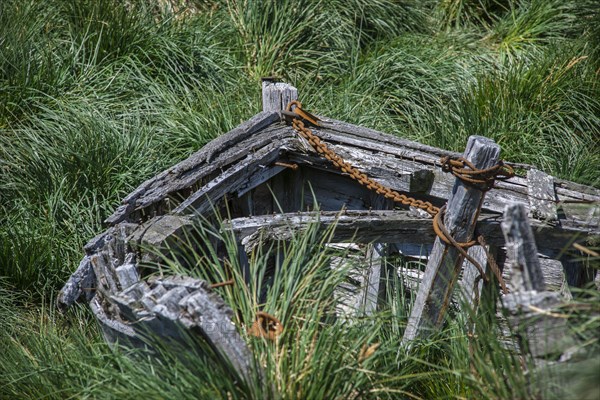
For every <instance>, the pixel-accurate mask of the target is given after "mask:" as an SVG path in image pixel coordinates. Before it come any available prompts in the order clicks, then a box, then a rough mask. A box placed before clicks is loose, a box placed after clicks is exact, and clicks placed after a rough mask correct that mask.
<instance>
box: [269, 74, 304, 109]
mask: <svg viewBox="0 0 600 400" xmlns="http://www.w3.org/2000/svg"><path fill="white" fill-rule="evenodd" d="M293 100H298V89H296V88H295V87H293V86H292V85H290V84H287V83H282V82H276V81H275V79H274V78H263V80H262V103H263V111H282V110H285V108H286V107H287V105H288V104H289V102H290V101H293Z"/></svg>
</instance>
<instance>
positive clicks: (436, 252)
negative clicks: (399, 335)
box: [403, 136, 500, 343]
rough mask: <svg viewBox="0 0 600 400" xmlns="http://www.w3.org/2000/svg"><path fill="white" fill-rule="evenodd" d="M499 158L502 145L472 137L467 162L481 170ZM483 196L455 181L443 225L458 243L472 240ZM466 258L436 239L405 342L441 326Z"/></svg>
mask: <svg viewBox="0 0 600 400" xmlns="http://www.w3.org/2000/svg"><path fill="white" fill-rule="evenodd" d="M499 156H500V146H498V145H497V144H496V143H495V142H494V141H492V140H490V139H487V138H484V137H481V136H471V137H470V138H469V141H468V142H467V148H466V150H465V154H464V157H465V158H466V159H467V160H469V161H470V162H472V163H473V164H474V165H475V167H476V168H480V169H485V168H490V167H491V166H493V165H496V163H497V162H498V158H499ZM483 196H484V193H483V192H482V191H481V190H479V189H477V188H475V187H473V186H467V185H466V184H465V183H463V182H462V181H461V180H460V179H456V183H455V185H454V189H453V192H452V195H451V197H450V199H449V200H448V205H447V211H446V215H445V218H444V224H445V225H446V228H447V230H448V232H449V233H450V234H451V235H452V237H453V238H454V239H455V240H456V241H457V242H467V241H469V240H471V237H472V236H473V231H474V229H475V224H476V222H477V215H478V214H479V210H480V208H481V203H482V201H483ZM463 259H464V257H463V256H462V255H461V254H460V253H459V251H458V250H457V249H456V248H454V247H450V246H447V245H446V244H445V243H444V242H442V241H441V240H440V239H439V238H436V240H435V243H434V245H433V250H432V252H431V256H430V258H429V261H428V263H427V268H426V269H425V276H424V278H423V281H422V282H421V285H420V286H419V292H418V293H417V298H416V300H415V303H414V305H413V308H412V310H411V314H410V318H409V321H408V325H407V327H406V331H405V332H404V338H403V342H404V343H408V342H410V341H412V340H414V339H416V338H418V337H424V336H426V335H428V334H429V333H430V330H431V329H435V328H436V327H439V326H440V325H441V324H442V322H443V318H444V315H445V313H446V310H447V308H448V305H449V302H450V298H451V296H452V290H453V289H454V284H455V283H456V280H457V279H458V276H459V273H460V270H461V267H462V263H463Z"/></svg>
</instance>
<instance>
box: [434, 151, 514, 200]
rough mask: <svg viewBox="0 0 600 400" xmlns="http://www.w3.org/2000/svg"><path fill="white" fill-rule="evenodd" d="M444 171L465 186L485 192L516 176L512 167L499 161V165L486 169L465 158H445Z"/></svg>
mask: <svg viewBox="0 0 600 400" xmlns="http://www.w3.org/2000/svg"><path fill="white" fill-rule="evenodd" d="M440 163H441V164H442V171H443V172H449V173H451V174H452V175H454V176H455V177H457V178H458V179H460V180H461V181H463V182H464V183H465V184H468V185H471V186H475V187H477V188H478V189H479V190H481V191H483V192H487V191H488V190H490V189H491V188H492V187H494V182H495V181H496V180H507V179H510V178H512V177H513V176H515V172H514V170H513V168H512V167H511V166H510V165H506V164H504V163H503V162H502V161H498V164H496V165H494V166H492V167H489V168H484V169H479V168H477V167H476V166H475V165H474V164H473V163H472V162H470V161H469V160H467V159H466V158H464V157H456V158H452V157H450V156H445V157H442V158H441V159H440Z"/></svg>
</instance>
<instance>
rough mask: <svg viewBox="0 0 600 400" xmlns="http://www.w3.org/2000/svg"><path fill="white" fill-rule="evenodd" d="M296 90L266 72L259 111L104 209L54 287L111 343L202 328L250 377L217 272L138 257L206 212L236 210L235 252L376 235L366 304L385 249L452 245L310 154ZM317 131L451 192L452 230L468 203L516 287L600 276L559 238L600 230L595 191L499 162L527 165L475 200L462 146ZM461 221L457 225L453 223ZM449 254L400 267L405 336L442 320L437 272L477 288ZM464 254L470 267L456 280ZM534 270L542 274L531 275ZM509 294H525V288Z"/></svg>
mask: <svg viewBox="0 0 600 400" xmlns="http://www.w3.org/2000/svg"><path fill="white" fill-rule="evenodd" d="M296 99H297V91H296V89H295V88H293V87H292V86H290V85H287V84H284V83H275V82H272V81H268V80H267V81H264V82H263V110H264V111H263V112H261V113H259V114H257V115H256V116H254V117H252V118H251V119H250V120H248V121H247V122H245V123H243V124H242V125H240V126H238V127H237V128H235V129H233V130H232V131H230V132H228V133H226V134H224V135H223V136H221V137H218V138H217V139H215V140H214V141H212V142H211V143H209V144H207V145H206V146H205V147H204V148H202V149H201V150H200V151H198V152H197V153H195V154H193V155H192V156H190V157H189V158H188V159H186V160H184V161H182V162H180V163H178V164H177V165H174V166H173V167H171V168H169V169H167V170H166V171H164V172H162V173H161V174H159V175H157V176H156V177H154V178H151V179H149V180H147V181H146V182H144V183H142V184H141V185H140V186H139V187H138V188H137V189H136V190H135V191H133V192H132V193H131V194H130V195H128V196H127V197H126V198H125V199H124V200H123V203H122V205H121V206H120V207H119V208H118V209H117V210H116V211H115V212H114V214H113V215H111V216H110V217H109V218H108V219H107V220H106V223H107V225H108V227H107V229H106V231H104V232H103V233H101V234H100V235H98V236H97V237H95V238H93V239H92V240H91V241H90V242H89V243H88V244H87V245H86V246H85V253H86V255H85V257H84V258H83V260H82V261H81V263H80V265H79V267H78V268H77V270H76V271H75V272H74V273H73V275H72V276H71V278H70V279H69V280H68V282H67V283H66V284H65V286H64V288H63V289H62V291H61V294H60V296H59V304H60V305H61V307H68V306H70V305H71V304H73V303H74V302H75V301H77V300H84V301H87V302H89V304H90V307H91V308H92V310H93V312H94V314H95V315H96V317H97V319H98V321H99V323H100V326H101V327H102V331H103V333H104V335H105V338H106V340H107V341H109V342H111V343H113V342H115V341H119V343H121V344H125V345H129V346H141V345H142V344H143V343H144V341H143V338H144V335H146V334H147V333H148V332H150V333H152V334H154V335H156V336H158V337H164V338H170V339H175V340H178V339H181V335H182V332H188V333H192V334H197V335H199V336H201V337H203V338H204V339H205V340H206V341H207V342H208V343H209V345H210V346H211V347H213V349H215V350H216V352H217V354H220V355H221V356H222V357H223V358H224V359H225V360H227V361H228V362H230V363H231V365H232V366H233V367H234V369H235V370H236V371H237V372H238V373H239V374H240V375H241V376H243V377H247V376H248V375H249V374H250V368H251V354H250V351H249V349H248V347H247V346H246V344H245V342H244V340H243V338H242V336H241V335H240V334H239V333H238V331H237V329H236V327H235V326H234V325H233V323H232V318H231V315H232V311H231V308H230V307H229V306H228V305H227V304H225V303H224V301H223V300H222V299H221V298H220V297H219V296H218V294H216V293H215V292H214V291H213V290H212V289H211V287H210V283H209V282H204V281H202V280H199V279H193V278H190V277H182V276H168V275H167V276H162V277H151V278H149V277H148V276H147V275H146V273H145V271H144V269H143V268H141V267H140V266H141V265H142V264H143V263H144V262H148V261H149V260H151V259H152V257H155V255H153V254H152V253H151V252H150V251H148V250H147V249H149V248H154V249H156V248H158V249H160V248H161V247H165V248H166V247H168V248H170V249H173V248H174V247H177V243H178V240H180V239H181V238H182V237H184V236H185V235H187V234H189V232H190V231H191V230H192V229H193V227H194V225H195V224H197V223H198V221H199V220H200V219H206V220H211V218H212V217H213V216H214V214H215V210H216V211H221V215H228V216H229V219H228V221H226V227H227V228H228V229H229V230H230V231H231V232H233V234H235V238H236V240H237V241H238V243H239V246H240V249H242V250H241V253H244V251H250V249H251V248H252V246H254V245H255V244H256V243H258V241H259V240H266V239H268V238H272V239H274V240H285V238H286V237H289V235H290V233H291V232H292V231H294V230H297V229H303V228H304V227H306V226H308V225H309V224H315V223H318V224H319V226H320V227H321V228H322V229H328V228H329V227H330V226H331V225H333V224H335V231H334V232H335V233H334V235H333V238H332V240H333V241H335V242H346V243H348V242H351V243H365V244H369V246H370V249H371V251H369V252H367V253H368V254H367V256H366V257H368V260H367V262H365V265H366V266H368V267H366V269H365V271H366V272H365V274H364V277H365V278H364V281H363V283H364V285H363V287H362V288H361V290H359V291H358V293H357V294H356V304H361V305H362V312H367V313H368V312H371V311H373V310H374V309H375V308H376V306H377V298H378V296H377V293H378V291H379V290H380V283H381V282H383V280H382V279H380V277H382V276H383V274H384V270H385V268H387V267H386V262H385V259H386V257H388V256H390V255H392V254H403V255H405V256H407V257H420V258H425V259H427V258H429V259H430V263H432V260H431V259H432V258H435V257H436V255H435V254H437V252H438V250H436V246H438V247H439V246H442V247H444V248H445V247H447V246H448V245H447V244H446V243H444V242H443V241H442V242H440V239H439V238H436V234H435V232H434V230H433V229H432V219H431V215H429V214H428V213H427V212H424V211H423V209H422V207H421V208H419V207H413V206H403V205H401V204H400V205H399V204H398V203H397V202H394V201H393V200H391V199H390V198H389V197H390V196H388V198H386V196H384V195H382V194H378V193H377V192H376V191H373V190H371V189H369V188H367V187H365V186H363V185H360V184H359V183H358V182H357V181H356V180H355V179H352V177H351V176H349V175H351V174H349V173H347V172H342V171H340V169H338V168H336V167H335V166H334V165H333V164H332V162H331V161H330V160H328V159H326V158H324V157H323V156H322V154H319V153H318V152H316V151H315V150H314V149H313V147H312V146H311V145H310V144H309V143H308V142H307V140H305V139H304V138H303V137H302V136H301V135H299V132H298V130H297V129H294V127H292V126H290V124H289V123H288V122H286V118H287V119H289V118H290V116H291V118H296V119H302V118H300V117H299V116H298V115H297V114H295V113H294V112H291V113H290V112H286V111H285V110H284V109H285V107H286V105H287V104H288V103H290V102H291V101H293V100H296ZM290 111H293V110H290ZM306 124H307V125H309V123H308V122H306ZM310 129H311V130H312V132H313V133H314V134H315V135H317V136H318V137H319V138H320V139H321V140H322V141H323V142H325V143H327V146H328V148H329V149H330V150H332V151H333V152H334V153H335V154H337V155H339V156H340V157H341V158H343V159H344V160H346V161H347V162H348V163H349V164H351V165H353V166H354V167H356V168H357V169H358V170H360V171H362V172H364V173H366V174H367V175H368V176H369V177H370V178H372V180H373V181H375V182H377V183H379V184H381V185H383V186H385V187H387V188H390V189H393V191H395V192H396V193H406V194H409V195H410V196H411V197H412V198H414V199H417V200H420V201H421V202H423V203H425V202H427V204H431V205H432V206H433V207H435V208H439V207H442V206H443V205H444V204H446V203H447V202H448V200H449V199H450V204H448V207H447V211H446V226H447V227H448V228H449V229H450V226H449V225H451V224H452V223H450V224H449V223H448V220H449V219H452V218H454V219H460V218H459V216H458V214H460V213H461V212H463V213H470V214H472V215H473V216H474V217H473V218H472V221H471V222H472V225H473V226H471V227H470V228H464V229H463V230H464V232H463V233H465V234H468V235H472V233H473V229H474V228H476V230H477V232H478V233H480V234H483V236H484V237H485V238H486V241H487V244H486V246H487V249H488V250H492V251H491V253H494V254H495V259H496V260H497V261H498V263H499V264H500V265H504V266H505V268H504V270H503V275H502V276H503V278H504V280H506V282H507V285H508V289H509V290H511V291H512V292H513V294H514V293H521V294H522V293H523V290H526V291H529V292H527V293H530V292H531V291H532V290H534V291H535V290H537V292H538V293H546V292H552V293H555V294H551V295H550V297H552V296H554V297H553V298H555V297H556V296H563V297H564V296H565V295H567V296H568V287H580V286H582V285H584V284H586V283H587V282H590V281H591V280H593V279H594V277H593V276H592V275H591V273H590V271H588V270H587V269H586V268H585V266H584V265H583V264H582V263H581V262H580V260H577V259H569V258H568V257H567V256H565V254H568V253H565V252H564V250H565V249H567V248H569V246H571V245H572V244H573V243H583V242H585V241H586V240H588V239H589V238H590V237H591V236H594V235H599V234H600V190H598V189H595V188H591V187H586V186H582V185H579V184H575V183H572V182H567V181H564V180H560V179H555V178H553V177H552V176H550V175H548V174H546V173H544V172H542V171H539V170H536V169H535V168H533V167H531V166H528V165H522V164H511V163H510V162H505V164H506V165H508V166H512V167H514V168H515V169H516V170H517V171H522V174H521V175H515V176H514V177H512V178H510V179H508V180H502V181H496V182H495V185H494V187H493V189H492V190H490V191H488V192H487V193H485V196H484V194H483V193H482V192H478V193H476V196H475V197H477V196H478V197H477V199H479V200H477V201H475V200H473V199H475V197H473V198H470V197H469V196H471V195H472V194H473V193H474V192H473V190H472V188H470V187H469V186H468V185H467V186H465V185H464V183H461V182H460V180H459V179H457V178H456V177H455V176H454V175H452V174H448V173H445V172H443V171H442V169H441V168H440V167H441V164H440V158H441V157H446V156H448V157H452V158H456V157H460V156H461V155H460V154H456V153H453V152H449V151H445V150H442V149H437V148H433V147H430V146H425V145H422V144H419V143H416V142H412V141H408V140H403V139H400V138H397V137H395V136H391V135H388V134H384V133H381V132H377V131H374V130H371V129H366V128H362V127H359V126H355V125H351V124H348V123H344V122H341V121H336V120H331V119H327V118H323V117H319V123H318V126H311V128H310ZM490 142H491V141H489V140H488V139H485V138H477V137H473V138H471V139H470V142H469V143H470V144H469V145H468V148H467V151H466V152H465V157H467V158H469V157H471V158H472V159H471V161H473V162H476V161H477V157H478V156H477V154H476V153H477V151H483V150H481V149H482V148H488V147H489V146H496V145H495V144H494V143H493V142H491V143H490ZM486 146H487V147H486ZM478 149H479V150H478ZM486 151H487V150H486ZM494 151H496V150H494ZM469 152H471V153H469ZM484 152H485V151H484ZM492 152H493V151H492ZM497 152H499V148H498V149H497ZM486 154H487V153H486ZM497 156H498V154H496V155H495V157H496V159H497ZM486 157H487V156H486ZM492 158H493V157H492ZM474 160H475V161H474ZM478 168H482V167H481V166H479V167H478ZM461 193H462V194H461ZM465 193H466V194H465ZM459 197H460V199H459ZM466 197H469V198H470V200H469V199H466ZM465 199H466V200H465ZM452 202H453V203H452ZM461 202H465V203H464V204H463V203H461ZM469 202H471V203H473V204H471V205H468V204H467V203H469ZM475 203H477V204H475ZM515 203H520V204H521V205H522V206H520V207H522V210H521V212H522V213H523V212H524V213H525V214H527V215H528V217H529V223H530V225H531V229H529V231H527V228H528V227H529V225H527V227H526V228H525V230H526V231H527V232H530V233H531V234H532V235H533V239H535V243H534V245H535V244H536V243H537V248H533V250H532V249H531V248H529V250H528V255H527V257H529V258H528V260H533V259H534V260H533V261H532V262H533V263H534V264H536V265H537V268H538V271H540V272H541V276H537V277H535V276H534V277H531V276H528V274H527V268H525V269H523V262H520V263H519V262H516V263H515V260H514V257H516V254H518V253H519V249H521V247H519V246H520V245H517V246H516V247H514V246H513V250H514V251H513V250H510V248H511V247H510V246H508V247H509V251H507V250H506V247H507V240H508V239H507V238H508V237H509V236H510V235H509V236H507V233H506V232H507V230H508V231H510V228H506V229H505V230H504V232H503V229H502V226H501V225H502V213H503V212H504V211H505V207H506V206H507V205H509V204H515ZM452 204H454V209H453V208H452V207H450V206H451V205H452ZM315 210H318V211H315ZM457 210H458V211H457ZM511 212H512V211H511ZM511 215H512V214H511ZM522 218H526V217H523V215H521V219H522ZM505 220H506V218H505ZM454 224H455V225H456V224H460V221H458V222H454ZM467 224H468V223H467ZM475 225H476V226H475ZM458 230H460V228H459V229H458ZM469 230H470V232H468V231H469ZM459 233H460V232H458V231H457V230H453V231H452V234H453V235H458V234H459ZM463 236H464V235H463ZM513 236H514V235H513ZM516 236H519V235H516ZM462 239H469V238H466V237H464V238H462ZM462 239H461V240H462ZM521 239H522V238H521ZM521 239H519V240H521ZM533 239H531V238H530V241H531V240H533ZM437 242H440V243H437ZM434 243H435V244H434ZM449 247H450V248H452V246H449ZM515 249H516V250H515ZM532 251H533V253H532ZM446 253H447V252H446ZM507 253H508V254H507ZM444 254H445V253H444ZM468 254H469V255H470V256H471V257H472V258H476V259H477V260H478V261H479V263H480V264H481V265H483V266H484V267H485V268H487V265H488V262H489V261H490V260H488V259H487V258H486V257H489V254H490V251H486V252H482V251H481V246H474V247H471V248H469V249H468ZM446 256H447V254H446V255H444V257H446ZM532 257H533V258H532ZM455 258H456V259H455V260H453V261H452V262H451V264H452V263H453V265H454V267H451V268H450V270H451V271H450V272H443V271H442V270H443V269H444V268H446V269H448V266H447V265H449V264H448V261H447V260H446V261H443V260H442V261H441V262H440V265H438V266H437V267H431V268H430V266H429V264H428V267H427V270H426V271H425V272H424V273H423V272H421V271H420V270H412V271H411V270H404V271H400V273H402V274H403V275H404V277H405V279H406V282H411V277H412V279H413V280H416V281H421V280H422V281H423V282H422V284H421V288H420V289H419V296H420V297H419V296H418V297H417V303H419V302H420V305H419V304H416V305H415V310H413V315H412V316H411V321H412V323H411V324H409V325H410V326H409V328H411V327H412V328H411V329H408V330H411V331H412V333H407V334H406V335H405V340H411V339H412V338H414V337H416V336H418V335H419V334H418V332H420V330H421V328H422V327H431V324H428V323H426V319H427V318H426V314H428V313H429V314H432V315H434V316H436V318H435V319H436V320H440V315H442V314H443V311H444V310H443V309H444V307H445V305H444V304H443V303H444V302H437V303H436V302H432V300H431V298H433V297H435V296H440V295H444V294H442V293H441V292H440V290H441V289H439V288H438V289H436V286H435V285H439V282H438V283H435V282H437V281H440V282H443V285H444V290H445V291H446V292H444V293H446V294H447V293H450V294H451V292H452V288H453V286H454V282H457V281H459V279H460V283H459V284H460V285H462V286H463V287H466V288H469V289H468V290H469V291H470V292H471V295H473V294H474V293H473V292H476V291H478V290H480V288H481V285H480V283H479V282H478V281H476V280H477V279H476V276H477V270H476V269H475V268H474V266H473V265H472V264H471V263H470V262H469V261H464V257H463V256H462V255H461V253H460V252H456V255H455ZM511 258H512V259H511ZM457 260H458V261H457ZM154 261H156V259H154ZM246 262H247V261H246ZM457 262H458V264H457ZM241 265H242V267H243V266H244V260H242V261H241ZM456 265H458V269H457V267H456ZM463 265H464V273H463V274H462V278H459V275H458V273H459V272H460V269H461V268H460V267H461V266H463ZM435 268H438V269H437V270H436V269H435ZM430 270H431V271H432V272H429V271H430ZM440 271H442V272H440ZM524 271H525V272H524ZM511 275H512V276H513V277H514V276H515V275H517V276H519V277H520V278H519V279H520V281H518V282H520V283H515V279H511ZM440 277H442V278H443V279H442V278H440ZM532 279H533V281H537V282H539V281H544V282H545V284H544V285H542V286H535V285H534V286H531V284H529V286H527V285H528V284H527V282H531V281H532ZM523 282H525V283H523ZM481 283H482V282H481ZM425 286H427V288H425ZM415 290H417V289H416V287H415ZM421 291H423V294H422V295H421ZM531 293H533V292H531ZM531 293H530V294H531ZM534 294H535V293H534ZM432 296H433V297H432ZM444 296H445V295H444ZM521 297H523V296H521ZM529 298H531V296H530V297H529ZM561 298H562V297H561ZM544 299H546V297H544ZM513 301H515V302H517V303H519V301H521V302H522V299H521V300H518V299H516V298H513ZM519 304H520V303H519ZM419 307H421V308H420V309H419ZM514 307H515V308H518V307H517V305H515V306H514ZM417 314H418V315H417ZM431 318H433V317H431ZM224 333H226V334H224Z"/></svg>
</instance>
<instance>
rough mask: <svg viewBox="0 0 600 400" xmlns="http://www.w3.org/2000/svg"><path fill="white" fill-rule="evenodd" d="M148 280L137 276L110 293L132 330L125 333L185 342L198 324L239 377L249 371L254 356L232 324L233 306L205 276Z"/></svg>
mask: <svg viewBox="0 0 600 400" xmlns="http://www.w3.org/2000/svg"><path fill="white" fill-rule="evenodd" d="M148 283H149V284H146V283H145V282H140V283H138V284H136V285H133V286H131V287H130V288H129V289H127V290H124V291H122V292H118V293H115V294H113V295H112V296H111V297H110V301H111V302H114V303H115V304H116V305H117V306H118V309H119V312H120V313H121V314H124V315H125V316H127V319H128V320H129V323H130V324H131V325H129V326H128V327H130V328H132V330H133V331H132V330H131V329H128V330H127V331H126V332H125V334H126V335H129V336H131V337H133V338H141V339H142V340H143V341H145V342H146V343H147V344H148V345H151V344H152V340H155V339H156V338H157V337H158V338H162V339H171V340H177V341H179V342H180V343H181V344H183V345H185V346H188V347H189V346H193V345H194V342H193V341H192V340H190V339H189V337H188V334H187V333H186V332H189V331H191V332H193V331H195V330H197V331H198V332H200V333H201V337H202V338H203V339H204V340H206V341H207V343H208V344H209V345H210V346H211V347H212V348H213V349H214V350H215V351H216V353H217V355H219V356H220V357H221V358H222V360H223V361H224V362H225V363H227V364H229V365H231V366H232V367H233V369H234V371H235V372H236V373H237V375H238V376H239V377H241V378H243V379H249V378H250V377H251V374H252V369H253V368H254V363H253V357H252V355H251V353H250V350H249V349H248V347H247V346H246V344H245V342H244V340H243V339H242V338H241V336H240V335H239V333H238V332H237V330H236V327H235V325H234V324H233V321H232V318H233V311H232V310H231V308H229V306H227V305H226V304H225V302H224V301H223V300H222V299H221V297H219V296H218V295H217V294H216V293H214V292H213V291H212V289H210V287H209V285H208V284H207V283H206V282H205V281H202V280H199V279H193V278H189V277H181V276H173V277H166V278H162V279H156V280H151V281H149V282H148ZM113 319H114V318H113ZM126 326H127V325H126ZM198 351H200V352H202V350H201V349H198Z"/></svg>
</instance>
